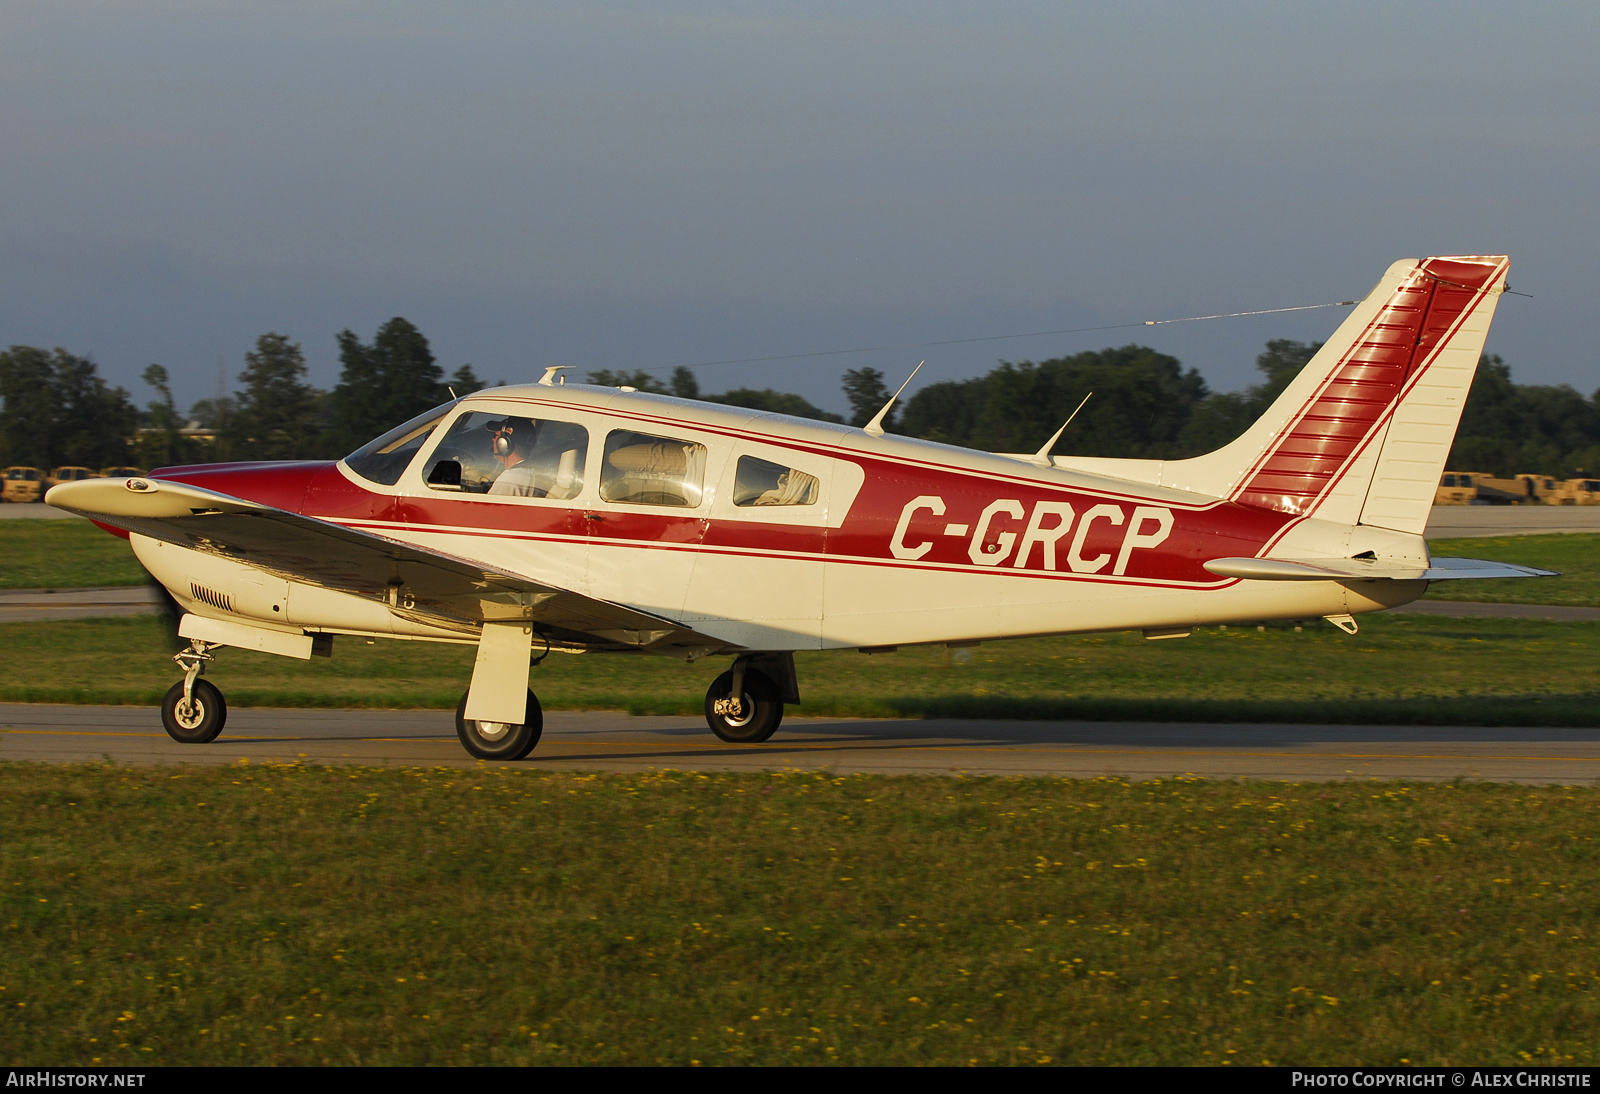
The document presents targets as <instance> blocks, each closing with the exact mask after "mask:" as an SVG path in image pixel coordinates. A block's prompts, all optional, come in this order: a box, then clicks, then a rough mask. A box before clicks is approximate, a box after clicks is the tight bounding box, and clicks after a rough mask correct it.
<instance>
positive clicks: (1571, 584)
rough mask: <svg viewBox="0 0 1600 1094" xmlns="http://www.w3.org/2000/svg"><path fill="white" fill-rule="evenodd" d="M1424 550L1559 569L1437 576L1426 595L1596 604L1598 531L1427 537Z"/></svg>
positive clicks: (1598, 598)
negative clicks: (1501, 576) (1487, 577)
mask: <svg viewBox="0 0 1600 1094" xmlns="http://www.w3.org/2000/svg"><path fill="white" fill-rule="evenodd" d="M1428 550H1429V551H1430V552H1432V553H1433V554H1435V555H1454V556H1456V557H1458V558H1488V559H1493V560H1494V561H1496V562H1516V563H1520V564H1521V565H1524V566H1537V567H1539V568H1540V569H1543V570H1556V571H1558V572H1559V573H1560V574H1561V576H1560V577H1541V578H1513V579H1512V580H1509V581H1440V582H1436V583H1435V584H1434V585H1433V586H1432V587H1431V588H1430V589H1429V590H1428V594H1427V596H1428V599H1429V600H1471V601H1476V602H1478V603H1486V602H1489V603H1492V602H1499V603H1502V604H1572V605H1582V606H1587V607H1600V535H1587V534H1583V533H1571V534H1567V535H1548V536H1501V537H1495V538H1485V539H1439V540H1431V541H1429V543H1428Z"/></svg>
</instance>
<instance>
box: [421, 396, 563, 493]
mask: <svg viewBox="0 0 1600 1094" xmlns="http://www.w3.org/2000/svg"><path fill="white" fill-rule="evenodd" d="M588 452H589V431H588V430H586V429H584V428H583V426H581V425H576V424H574V423H572V422H559V421H552V420H550V419H548V418H519V417H516V416H514V415H507V414H488V413H484V412H482V411H474V412H472V413H471V414H463V415H462V416H461V417H459V418H457V419H456V420H455V422H454V423H453V424H452V425H451V426H450V430H449V432H447V433H446V434H445V435H444V439H443V440H441V441H440V442H439V446H438V447H437V448H435V449H434V450H433V455H431V456H429V457H428V475H427V479H428V485H429V486H430V487H431V488H433V489H434V490H460V491H463V492H465V493H469V494H489V495H492V496H497V497H514V498H552V499H555V500H558V501H564V500H566V499H568V498H575V497H577V496H578V494H580V493H581V492H582V491H583V469H584V463H585V460H586V457H587V455H588Z"/></svg>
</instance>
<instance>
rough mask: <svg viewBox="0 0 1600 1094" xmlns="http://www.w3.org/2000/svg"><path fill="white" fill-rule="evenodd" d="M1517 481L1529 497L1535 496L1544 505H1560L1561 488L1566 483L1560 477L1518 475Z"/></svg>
mask: <svg viewBox="0 0 1600 1094" xmlns="http://www.w3.org/2000/svg"><path fill="white" fill-rule="evenodd" d="M1517 481H1518V482H1520V483H1521V484H1522V489H1523V492H1524V493H1525V494H1526V495H1527V496H1528V497H1529V498H1537V499H1538V500H1539V501H1541V502H1543V503H1544V504H1546V505H1560V504H1561V493H1562V488H1563V487H1564V486H1565V485H1566V484H1565V483H1563V482H1562V481H1561V480H1560V479H1553V478H1551V477H1550V476H1549V475H1526V474H1524V475H1518V476H1517Z"/></svg>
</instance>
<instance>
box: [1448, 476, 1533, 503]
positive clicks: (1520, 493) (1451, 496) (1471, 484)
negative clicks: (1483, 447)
mask: <svg viewBox="0 0 1600 1094" xmlns="http://www.w3.org/2000/svg"><path fill="white" fill-rule="evenodd" d="M1536 500H1537V499H1536V498H1535V497H1534V496H1533V495H1531V494H1530V493H1529V489H1528V487H1527V486H1526V485H1525V484H1524V483H1523V481H1522V479H1521V478H1515V479H1497V478H1495V477H1494V476H1493V475H1490V474H1487V473H1485V472H1482V471H1446V472H1445V473H1444V474H1443V475H1442V476H1441V477H1440V479H1439V486H1438V488H1437V489H1435V490H1434V492H1433V504H1435V505H1523V504H1527V503H1528V502H1532V501H1536Z"/></svg>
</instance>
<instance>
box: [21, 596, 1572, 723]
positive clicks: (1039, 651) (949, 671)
mask: <svg viewBox="0 0 1600 1094" xmlns="http://www.w3.org/2000/svg"><path fill="white" fill-rule="evenodd" d="M171 649H172V645H171V641H170V638H169V635H168V632H167V630H166V624H165V623H164V622H163V621H161V620H159V619H155V618H150V617H145V618H133V619H114V620H89V621H82V622H61V623H11V624H0V651H4V655H5V664H6V673H5V677H4V681H3V682H0V701H4V702H66V703H146V704H154V703H156V702H159V700H160V697H161V695H162V694H163V693H164V692H165V691H166V689H167V688H168V687H170V686H171V684H172V683H173V681H175V680H176V679H177V672H176V670H175V669H174V667H173V665H172V663H171V661H170V659H169V658H170V653H171ZM472 659H473V649H472V648H471V647H467V646H443V645H435V644H431V643H420V642H378V643H376V644H370V645H369V644H368V643H366V642H365V641H363V640H361V639H351V638H344V637H341V638H338V639H336V640H335V644H334V656H333V657H332V658H331V659H328V660H324V659H321V658H313V659H312V660H310V661H292V660H288V659H285V658H280V657H273V656H271V655H269V654H258V653H251V652H248V651H245V650H234V649H229V650H224V651H222V653H221V654H220V655H219V656H218V659H217V661H216V662H215V664H214V666H213V668H212V669H211V671H210V674H209V679H211V680H212V681H213V682H214V683H215V684H217V686H218V687H220V688H222V689H223V692H224V693H225V694H226V695H227V697H228V701H229V703H230V705H233V706H367V707H390V708H400V707H423V708H451V707H454V706H455V704H456V702H457V700H458V699H459V698H460V696H461V693H462V691H463V690H464V689H465V687H466V684H467V681H468V680H469V679H470V677H471V674H472ZM1597 660H1600V623H1552V622H1543V621H1537V620H1515V619H1495V620H1464V619H1441V618H1438V617H1431V616H1419V615H1409V616H1408V615H1390V616H1369V617H1366V618H1365V619H1363V620H1362V629H1361V633H1360V634H1359V635H1354V636H1350V635H1345V634H1343V633H1341V632H1339V631H1337V630H1335V629H1334V628H1333V627H1331V626H1329V625H1327V624H1322V623H1314V624H1310V625H1308V626H1307V627H1306V629H1305V630H1304V631H1303V632H1301V633H1296V632H1295V631H1294V629H1293V628H1292V627H1290V626H1281V625H1280V626H1277V627H1273V628H1269V629H1267V630H1265V631H1257V630H1256V629H1255V628H1253V627H1247V628H1237V627H1235V628H1230V629H1229V630H1226V631H1223V630H1219V629H1215V628H1208V629H1203V630H1200V631H1197V632H1196V633H1195V634H1194V635H1193V636H1192V637H1190V638H1187V639H1181V640H1176V641H1171V640H1169V641H1163V642H1146V641H1145V640H1144V639H1142V638H1141V637H1139V636H1138V635H1137V634H1103V635H1086V636H1081V637H1068V638H1042V639H1028V640H1021V641H1015V642H995V643H990V644H988V645H984V646H980V647H978V648H976V649H970V650H955V651H947V650H945V649H944V648H943V647H908V648H905V649H902V650H900V651H899V652H897V653H893V654H879V655H873V656H866V655H863V654H859V653H855V652H851V651H841V652H831V653H817V654H801V655H799V656H798V657H797V658H796V667H797V669H798V670H799V675H800V682H801V695H802V697H803V698H804V700H805V702H804V703H803V704H801V705H800V706H799V707H791V708H790V713H791V714H800V715H803V714H818V715H852V716H863V717H888V716H898V717H986V718H1044V719H1055V718H1086V719H1111V720H1130V719H1132V720H1166V721H1197V722H1208V721H1245V722H1261V721H1288V722H1321V723H1330V722H1344V723H1354V724H1366V723H1388V724H1435V725H1542V726H1552V725H1566V726H1592V725H1597V724H1600V702H1597V701H1596V699H1597V697H1600V685H1597V682H1596V680H1595V674H1594V666H1595V664H1596V662H1597ZM725 667H726V666H725V663H724V661H723V659H720V658H719V659H715V660H713V661H707V662H702V663H701V664H698V665H686V664H684V663H682V662H679V661H671V660H668V659H666V658H660V657H648V656H642V655H640V656H632V655H607V654H584V655H582V656H577V657H573V656H556V655H552V656H551V657H549V658H548V659H547V660H546V661H545V663H544V664H542V665H540V666H539V667H537V668H535V669H534V670H533V674H532V686H533V687H534V689H535V690H536V691H537V692H538V694H539V696H540V700H541V702H542V703H543V704H544V705H545V707H547V708H548V709H552V710H574V709H576V710H584V709H603V710H628V711H631V712H633V713H637V714H699V713H700V711H701V703H702V700H703V697H704V695H705V689H706V686H707V685H708V684H709V683H710V682H711V679H712V678H713V677H714V676H715V675H716V674H717V673H719V672H721V671H722V670H723V669H724V668H725ZM66 670H70V671H66Z"/></svg>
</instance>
